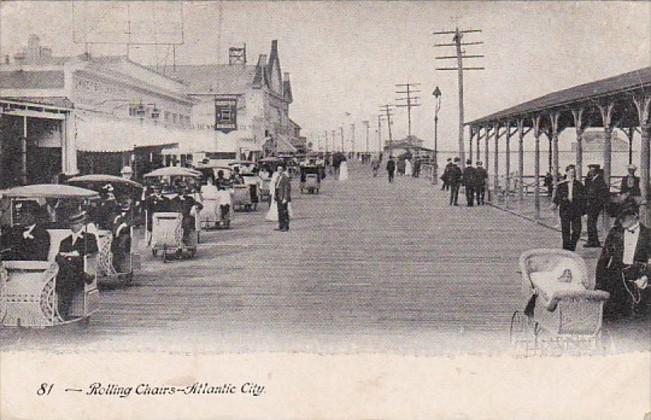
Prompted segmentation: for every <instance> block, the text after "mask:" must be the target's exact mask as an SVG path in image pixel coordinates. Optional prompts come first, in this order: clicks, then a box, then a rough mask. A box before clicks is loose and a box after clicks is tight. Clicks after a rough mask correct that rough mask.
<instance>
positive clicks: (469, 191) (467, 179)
mask: <svg viewBox="0 0 651 420" xmlns="http://www.w3.org/2000/svg"><path fill="white" fill-rule="evenodd" d="M476 178H477V174H476V172H475V168H473V167H472V160H470V159H468V160H467V161H466V167H465V168H464V169H463V177H462V182H463V186H464V188H465V189H466V201H467V204H468V207H472V206H473V205H474V201H475V185H476V184H477V180H476Z"/></svg>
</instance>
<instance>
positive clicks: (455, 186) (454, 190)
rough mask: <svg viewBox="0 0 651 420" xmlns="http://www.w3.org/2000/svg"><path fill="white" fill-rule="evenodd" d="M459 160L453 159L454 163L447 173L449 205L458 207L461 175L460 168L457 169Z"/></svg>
mask: <svg viewBox="0 0 651 420" xmlns="http://www.w3.org/2000/svg"><path fill="white" fill-rule="evenodd" d="M460 161H461V159H459V158H458V157H456V158H454V163H453V164H452V166H451V167H450V172H449V173H448V183H449V184H450V205H451V206H458V205H459V203H458V201H459V187H461V180H462V176H463V174H462V173H461V168H459V165H458V164H459V162H460Z"/></svg>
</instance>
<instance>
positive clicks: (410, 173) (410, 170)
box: [405, 158, 414, 176]
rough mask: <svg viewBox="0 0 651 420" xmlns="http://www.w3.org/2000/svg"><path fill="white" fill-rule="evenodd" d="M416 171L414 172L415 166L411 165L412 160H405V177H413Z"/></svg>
mask: <svg viewBox="0 0 651 420" xmlns="http://www.w3.org/2000/svg"><path fill="white" fill-rule="evenodd" d="M413 175H414V171H413V166H412V164H411V160H410V159H409V158H405V176H413Z"/></svg>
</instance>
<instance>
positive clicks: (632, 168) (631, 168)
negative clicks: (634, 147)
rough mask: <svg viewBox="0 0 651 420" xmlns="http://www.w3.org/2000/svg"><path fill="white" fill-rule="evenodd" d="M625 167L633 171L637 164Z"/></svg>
mask: <svg viewBox="0 0 651 420" xmlns="http://www.w3.org/2000/svg"><path fill="white" fill-rule="evenodd" d="M627 168H628V169H630V170H633V171H635V170H637V166H635V165H628V166H627Z"/></svg>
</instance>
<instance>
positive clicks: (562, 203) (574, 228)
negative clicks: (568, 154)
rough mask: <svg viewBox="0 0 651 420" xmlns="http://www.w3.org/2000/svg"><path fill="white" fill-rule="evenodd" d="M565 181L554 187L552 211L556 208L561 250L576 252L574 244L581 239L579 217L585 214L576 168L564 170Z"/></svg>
mask: <svg viewBox="0 0 651 420" xmlns="http://www.w3.org/2000/svg"><path fill="white" fill-rule="evenodd" d="M565 175H566V179H565V180H563V181H561V182H559V183H558V185H557V186H556V195H555V196H554V198H553V204H552V209H556V208H558V215H559V217H560V219H561V230H562V237H563V249H566V250H569V251H575V250H576V244H577V242H578V241H579V238H580V237H581V228H582V226H581V217H583V215H584V214H585V208H586V193H585V187H584V186H583V184H581V183H580V182H579V181H577V180H576V179H575V178H576V168H575V167H574V165H569V166H568V167H567V168H565Z"/></svg>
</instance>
